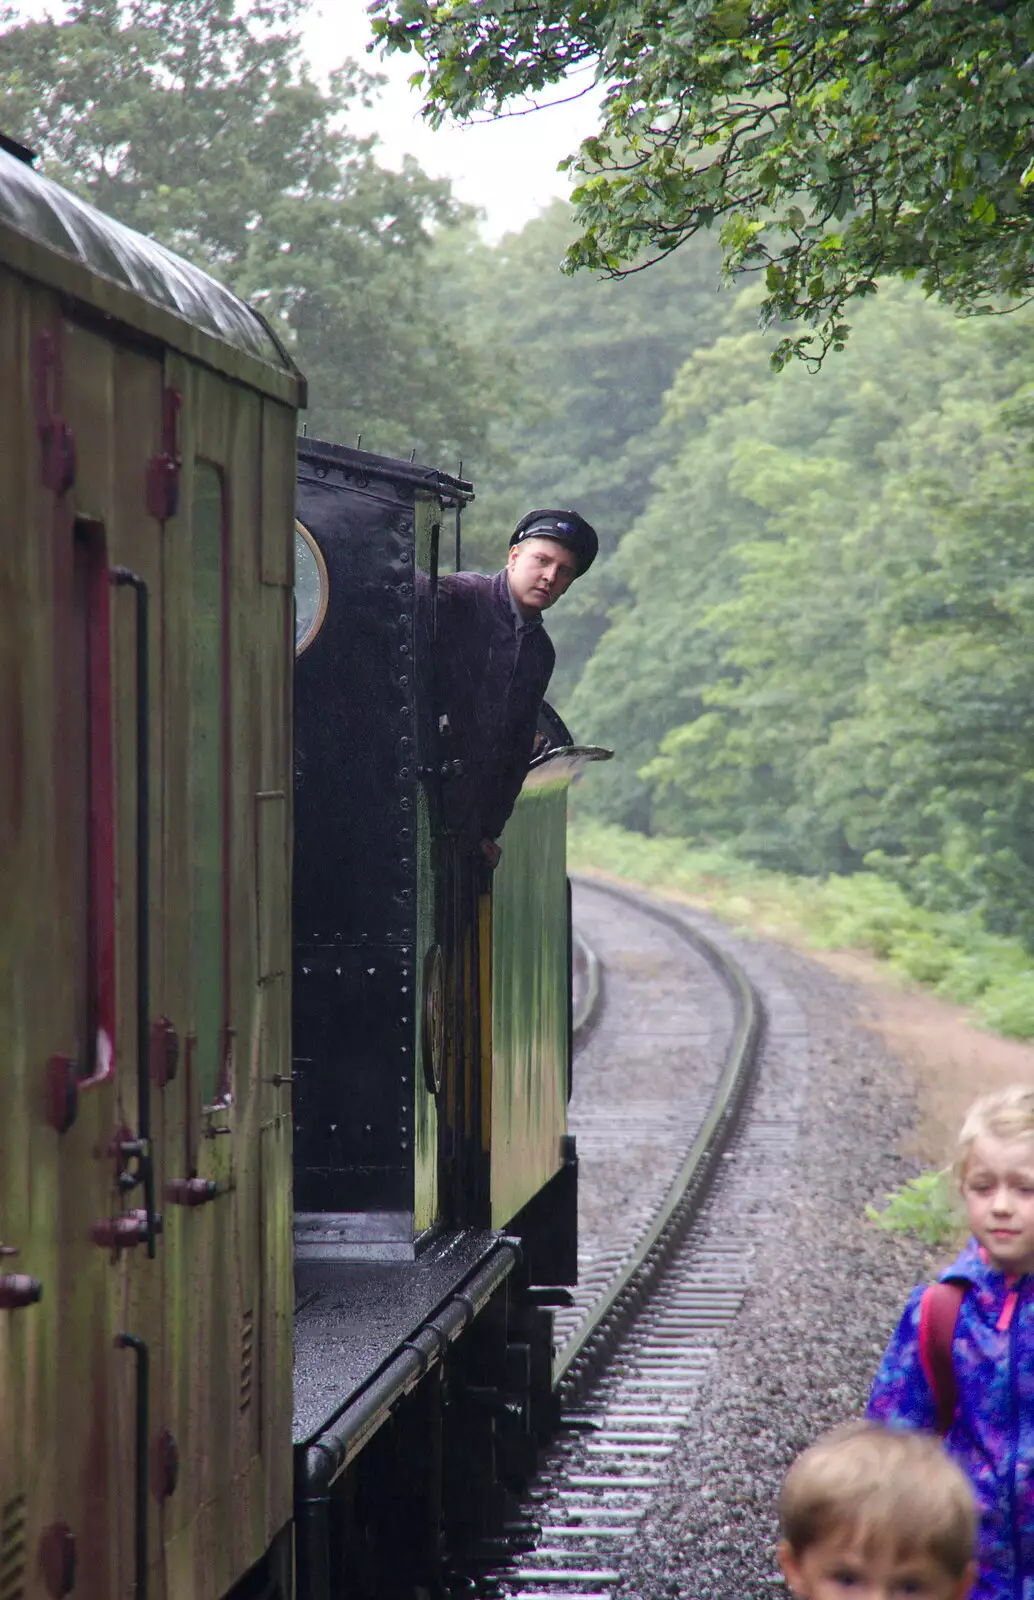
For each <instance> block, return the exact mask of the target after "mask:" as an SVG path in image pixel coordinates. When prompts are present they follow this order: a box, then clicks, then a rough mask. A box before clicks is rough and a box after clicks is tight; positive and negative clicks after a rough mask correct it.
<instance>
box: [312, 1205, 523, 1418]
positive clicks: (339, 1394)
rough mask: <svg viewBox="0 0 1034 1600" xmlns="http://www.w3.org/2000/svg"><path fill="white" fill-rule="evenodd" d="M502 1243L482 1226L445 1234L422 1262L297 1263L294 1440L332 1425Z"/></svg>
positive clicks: (425, 1254)
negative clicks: (344, 1407) (386, 1364)
mask: <svg viewBox="0 0 1034 1600" xmlns="http://www.w3.org/2000/svg"><path fill="white" fill-rule="evenodd" d="M498 1244H499V1235H498V1234H497V1233H490V1232H488V1231H487V1230H480V1229H478V1230H468V1231H466V1232H463V1233H458V1234H447V1235H445V1236H444V1237H443V1238H442V1239H441V1240H438V1241H436V1243H434V1244H432V1245H430V1246H429V1247H428V1249H427V1250H426V1251H425V1252H424V1254H423V1255H421V1256H419V1257H418V1258H417V1260H415V1261H407V1262H377V1263H367V1262H337V1263H329V1262H320V1261H304V1262H298V1263H297V1265H296V1268H295V1292H296V1310H295V1319H294V1428H293V1437H294V1442H295V1444H304V1443H306V1442H307V1441H308V1440H310V1439H312V1438H313V1437H314V1436H315V1435H316V1434H318V1433H319V1432H320V1431H321V1430H322V1429H323V1428H325V1427H326V1426H327V1424H328V1423H329V1422H330V1420H331V1419H332V1418H333V1417H334V1416H336V1415H337V1413H338V1412H339V1411H340V1410H341V1409H342V1407H343V1406H344V1405H345V1404H346V1403H347V1402H348V1400H349V1399H350V1398H351V1397H352V1396H353V1395H354V1394H355V1393H356V1392H357V1391H358V1390H359V1389H360V1388H361V1387H362V1386H363V1385H364V1384H366V1383H368V1382H369V1381H370V1379H371V1378H372V1377H373V1376H374V1375H375V1373H376V1372H377V1371H378V1370H379V1369H380V1368H381V1367H382V1366H383V1365H384V1363H385V1362H386V1361H388V1360H389V1359H390V1358H391V1356H393V1355H394V1354H395V1352H396V1351H397V1350H398V1348H399V1346H400V1345H402V1344H403V1343H404V1341H405V1340H406V1339H409V1338H411V1337H412V1336H413V1334H414V1333H415V1332H416V1331H417V1329H418V1328H419V1327H420V1325H421V1324H422V1323H423V1322H426V1321H427V1319H428V1318H429V1317H431V1316H433V1315H434V1313H435V1311H436V1310H437V1309H438V1307H439V1306H441V1305H442V1304H443V1303H444V1301H446V1300H447V1299H448V1298H449V1296H450V1295H452V1294H454V1293H455V1291H456V1289H457V1287H458V1286H459V1284H460V1283H461V1281H462V1280H463V1279H464V1278H466V1277H468V1276H469V1275H470V1273H472V1272H473V1271H474V1270H475V1269H476V1268H477V1267H478V1266H479V1265H480V1264H481V1262H482V1261H484V1260H485V1259H486V1258H487V1257H488V1256H489V1255H491V1253H492V1251H493V1250H494V1249H496V1248H497V1246H498Z"/></svg>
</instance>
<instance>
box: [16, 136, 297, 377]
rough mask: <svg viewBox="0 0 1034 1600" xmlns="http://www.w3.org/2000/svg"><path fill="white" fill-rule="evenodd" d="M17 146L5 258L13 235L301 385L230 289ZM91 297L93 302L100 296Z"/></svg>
mask: <svg viewBox="0 0 1034 1600" xmlns="http://www.w3.org/2000/svg"><path fill="white" fill-rule="evenodd" d="M19 148H20V147H19V146H17V145H16V144H15V142H14V141H13V140H9V139H4V140H2V142H0V259H3V258H4V256H5V255H7V254H10V252H9V251H5V249H4V238H3V234H4V232H6V230H8V229H9V230H11V231H12V232H13V234H14V235H15V236H19V237H20V238H21V239H22V240H28V241H33V242H35V244H37V245H42V246H43V247H44V249H45V250H46V251H47V252H57V253H58V255H59V256H60V257H61V258H64V260H65V261H66V262H67V261H71V262H75V263H79V264H80V266H81V267H85V268H86V269H87V271H88V272H89V273H90V274H91V275H92V276H93V277H99V278H101V279H103V280H105V282H106V283H107V284H108V285H114V286H117V288H118V289H123V290H130V291H131V292H132V294H133V295H136V296H140V297H142V298H143V299H144V300H146V301H147V302H149V304H150V305H151V306H154V307H158V308H160V309H161V310H163V311H166V312H171V313H173V315H174V316H175V317H177V318H178V319H182V321H184V322H187V323H189V324H190V326H191V328H193V329H195V330H197V331H199V332H200V333H202V334H208V335H211V336H213V337H214V338H216V339H218V340H219V341H220V342H221V343H222V344H223V345H229V346H231V347H232V348H233V349H234V350H236V351H239V352H240V353H241V354H242V355H244V356H246V357H251V358H253V359H256V360H258V361H260V362H262V363H263V364H264V365H266V366H267V367H269V366H273V367H277V368H279V369H280V370H281V371H282V372H284V373H289V374H291V377H292V379H293V380H295V382H296V381H297V378H298V374H297V369H296V367H295V365H294V363H293V361H292V360H291V357H290V355H289V354H288V352H287V351H286V350H285V348H284V346H283V345H282V344H281V343H280V341H279V340H278V339H277V338H276V336H275V334H274V333H273V332H272V330H271V329H270V328H269V327H268V325H267V324H266V322H265V321H264V320H263V318H262V317H261V316H260V315H259V314H258V312H256V311H254V310H253V309H252V307H251V306H249V305H246V304H245V302H244V301H243V300H240V299H238V297H237V296H236V295H235V294H234V293H233V292H232V291H231V290H230V289H228V288H227V287H226V285H225V284H222V283H219V282H218V281H217V280H216V279H215V278H212V277H210V276H209V275H208V273H206V272H203V271H202V270H201V268H200V267H195V266H193V265H192V264H191V263H190V262H189V261H184V260H183V259H182V258H181V257H180V256H177V255H175V254H174V253H173V252H172V251H171V250H167V249H166V248H165V247H164V245H160V244H158V243H156V242H155V241H154V240H153V239H148V238H145V236H144V235H143V234H140V233H137V232H135V230H134V229H132V228H127V227H126V226H125V225H124V224H123V223H121V222H116V221H115V220H114V218H112V217H108V216H105V215H104V213H103V212H101V211H98V210H97V209H96V207H95V206H92V205H90V204H89V203H88V202H87V201H85V200H83V199H81V198H80V197H79V196H78V195H76V194H72V193H71V192H70V191H69V190H67V189H63V188H62V187H61V186H60V184H57V183H54V182H53V181H52V180H51V179H49V178H46V177H44V176H43V174H42V173H40V172H36V171H35V170H34V169H33V167H32V166H31V165H30V164H29V161H28V160H27V159H26V156H27V155H28V152H23V153H22V154H21V155H19V154H16V153H15V152H16V151H17V150H18V149H19ZM8 237H9V238H10V235H9V236H8ZM89 298H90V299H91V300H93V301H94V302H95V303H96V298H97V297H96V296H94V295H91V296H90V297H89ZM102 298H103V297H102ZM117 298H119V299H120V298H121V297H117ZM99 309H102V310H108V311H112V312H114V314H116V315H118V314H119V310H120V308H116V307H115V306H114V305H107V304H105V305H102V306H100V307H99ZM123 315H124V313H123ZM124 320H127V321H131V322H133V321H135V320H136V319H135V318H133V317H132V316H129V317H124ZM170 342H174V343H176V342H178V341H176V340H171V341H170ZM218 364H219V365H222V364H223V363H222V362H220V363H218Z"/></svg>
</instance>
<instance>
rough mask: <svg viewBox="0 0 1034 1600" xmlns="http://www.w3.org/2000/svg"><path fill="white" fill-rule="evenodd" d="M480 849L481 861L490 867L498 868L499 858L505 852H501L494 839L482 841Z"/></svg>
mask: <svg viewBox="0 0 1034 1600" xmlns="http://www.w3.org/2000/svg"><path fill="white" fill-rule="evenodd" d="M478 849H479V851H480V852H481V859H482V860H483V861H485V862H486V863H487V864H488V866H490V867H497V866H498V865H499V857H500V856H501V855H502V853H503V852H502V851H501V850H500V848H499V846H498V845H497V844H496V842H495V840H494V839H482V841H481V843H480V844H479V845H478Z"/></svg>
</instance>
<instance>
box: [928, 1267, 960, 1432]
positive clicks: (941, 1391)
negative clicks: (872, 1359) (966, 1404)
mask: <svg viewBox="0 0 1034 1600" xmlns="http://www.w3.org/2000/svg"><path fill="white" fill-rule="evenodd" d="M967 1287H968V1285H967V1284H966V1283H964V1282H962V1283H960V1282H959V1281H958V1279H948V1280H947V1281H946V1282H944V1283H931V1284H930V1286H929V1288H928V1289H925V1290H924V1291H923V1298H922V1300H921V1301H920V1303H919V1360H920V1362H921V1363H922V1367H923V1371H924V1372H925V1374H926V1381H927V1383H928V1384H929V1385H930V1388H931V1389H932V1391H933V1397H934V1401H935V1403H936V1406H937V1432H938V1433H940V1434H942V1435H943V1434H945V1433H947V1431H948V1429H949V1428H950V1427H951V1424H952V1419H953V1418H954V1416H955V1407H956V1405H957V1404H958V1390H957V1388H956V1385H955V1367H954V1365H953V1363H952V1359H951V1347H952V1345H953V1343H954V1341H955V1324H956V1323H957V1322H958V1320H959V1307H960V1306H961V1305H962V1297H963V1295H964V1294H965V1293H966V1289H967Z"/></svg>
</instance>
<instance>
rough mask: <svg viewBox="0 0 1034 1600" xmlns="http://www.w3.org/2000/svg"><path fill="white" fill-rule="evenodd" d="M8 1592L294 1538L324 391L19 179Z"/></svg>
mask: <svg viewBox="0 0 1034 1600" xmlns="http://www.w3.org/2000/svg"><path fill="white" fill-rule="evenodd" d="M0 394H2V396H3V401H2V408H3V424H2V429H0V438H2V447H0V519H2V520H0V873H2V880H0V905H2V906H3V916H2V918H0V945H2V953H0V985H2V987H0V1031H2V1033H3V1036H4V1040H5V1044H4V1047H3V1050H2V1052H0V1096H2V1107H3V1111H2V1115H0V1243H2V1245H3V1249H4V1252H5V1259H3V1260H0V1273H2V1276H0V1307H2V1308H3V1309H0V1415H2V1416H3V1418H4V1428H3V1432H4V1448H3V1450H2V1451H0V1571H2V1573H3V1582H4V1597H5V1600H23V1597H24V1600H29V1597H36V1596H44V1595H57V1594H65V1593H70V1592H73V1589H74V1593H75V1595H76V1596H77V1597H79V1596H82V1597H84V1600H121V1597H124V1596H125V1597H128V1596H130V1595H134V1594H135V1595H137V1596H142V1595H144V1594H147V1593H151V1594H153V1595H161V1596H163V1597H168V1600H206V1597H209V1596H213V1597H214V1596H217V1595H223V1594H225V1593H226V1592H227V1591H228V1590H229V1589H230V1588H231V1587H232V1585H233V1583H234V1582H235V1580H236V1579H237V1578H238V1577H239V1576H240V1575H241V1574H242V1573H243V1572H244V1571H246V1570H247V1569H248V1568H249V1567H252V1566H253V1565H254V1563H255V1562H256V1561H258V1560H259V1559H260V1558H261V1557H263V1555H264V1553H265V1552H266V1551H267V1550H268V1549H269V1547H270V1546H271V1545H272V1544H273V1542H274V1540H275V1538H276V1536H277V1534H278V1533H279V1532H280V1530H282V1529H284V1528H285V1527H286V1526H287V1525H288V1524H289V1521H290V1516H291V1474H290V1454H289V1451H290V1445H289V1437H290V1378H289V1361H290V1339H289V1330H290V1312H291V1253H290V1214H289V1193H290V1150H291V1139H290V1121H289V1119H290V1105H289V1101H288V1098H287V1095H288V1092H289V1091H287V1090H285V1089H284V1088H283V1087H280V1086H279V1085H280V1084H282V1082H283V1080H284V1079H285V1078H286V1077H287V1076H288V1074H289V1066H288V1061H289V1056H290V1045H289V1033H288V1029H289V1020H290V1014H289V1000H288V984H289V975H288V974H289V949H288V921H287V898H288V896H287V874H288V864H289V850H290V827H291V766H290V704H289V684H290V663H291V654H292V647H293V637H292V625H291V624H292V618H291V607H292V594H291V585H292V581H293V561H292V550H291V538H292V535H293V517H292V499H293V493H294V438H295V432H296V428H295V416H296V411H297V408H298V406H299V404H300V402H301V400H302V398H303V386H302V383H301V380H300V378H299V375H298V373H297V372H296V371H295V370H294V368H293V366H292V364H291V361H290V360H289V358H288V357H287V356H286V355H285V353H284V351H283V350H282V349H281V348H280V346H279V345H278V343H277V341H276V340H275V339H274V338H273V337H272V336H271V334H270V333H269V331H268V330H267V329H266V327H265V326H264V325H263V324H262V323H261V321H260V320H259V318H257V317H256V316H254V315H253V314H252V313H251V312H250V311H249V310H248V309H247V307H245V306H243V305H241V304H240V302H238V301H237V300H235V299H234V297H233V296H232V295H230V294H229V293H228V292H227V291H226V290H224V289H222V288H221V287H220V286H219V285H218V284H215V283H213V282H212V281H211V280H210V279H208V278H207V277H206V276H205V275H204V274H203V273H201V272H198V271H196V270H195V269H193V268H191V267H190V266H188V265H187V264H186V263H184V262H182V261H179V260H177V259H176V258H175V257H174V256H172V255H170V254H169V253H168V252H166V251H164V250H162V249H160V248H159V247H157V246H155V245H153V244H151V243H150V242H148V241H147V240H144V239H141V238H140V237H139V236H137V235H135V234H133V233H131V232H130V231H129V230H127V229H125V228H122V227H120V226H119V225H118V224H116V223H113V222H110V221H109V220H108V219H106V218H104V217H102V216H100V215H99V214H98V213H97V212H96V211H94V210H92V208H90V207H88V206H86V205H84V204H82V202H80V201H79V200H77V199H76V198H75V197H74V196H71V195H69V194H67V193H65V192H64V191H62V190H61V189H60V188H58V187H57V186H56V185H55V184H52V183H50V182H48V181H47V180H46V179H44V178H42V177H41V176H39V175H38V174H37V173H35V172H34V171H33V170H32V168H31V166H29V165H28V164H27V163H26V162H24V161H23V160H20V159H18V155H17V152H12V151H11V150H5V151H0Z"/></svg>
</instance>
